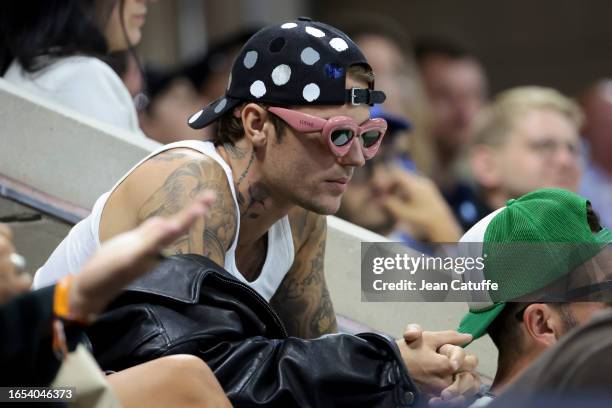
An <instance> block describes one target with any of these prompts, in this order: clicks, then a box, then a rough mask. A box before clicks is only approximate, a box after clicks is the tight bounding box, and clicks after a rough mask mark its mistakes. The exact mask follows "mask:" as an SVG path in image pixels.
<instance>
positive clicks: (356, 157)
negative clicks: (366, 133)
mask: <svg viewBox="0 0 612 408" xmlns="http://www.w3.org/2000/svg"><path fill="white" fill-rule="evenodd" d="M339 162H340V164H342V165H344V166H354V167H362V166H363V165H364V164H365V157H364V156H363V150H362V149H361V140H360V139H359V138H355V139H354V140H353V143H352V144H351V148H350V149H349V151H348V152H347V153H346V154H345V155H344V156H342V157H340V158H339Z"/></svg>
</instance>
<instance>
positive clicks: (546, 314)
mask: <svg viewBox="0 0 612 408" xmlns="http://www.w3.org/2000/svg"><path fill="white" fill-rule="evenodd" d="M523 325H524V328H525V330H526V332H527V336H528V337H529V338H530V339H531V342H533V343H535V344H537V345H539V346H540V347H542V348H549V347H551V346H553V345H554V344H556V343H557V339H558V338H559V337H560V336H561V335H562V333H563V322H562V321H561V319H560V317H559V314H558V313H556V312H555V311H554V310H553V309H552V308H551V307H550V306H549V305H547V304H545V303H534V304H531V305H529V306H527V308H526V309H525V312H524V313H523Z"/></svg>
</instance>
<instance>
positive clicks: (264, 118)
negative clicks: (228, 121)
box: [240, 103, 274, 148]
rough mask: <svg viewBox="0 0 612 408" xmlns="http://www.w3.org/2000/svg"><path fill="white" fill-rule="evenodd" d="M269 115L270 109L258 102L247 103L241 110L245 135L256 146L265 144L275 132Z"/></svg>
mask: <svg viewBox="0 0 612 408" xmlns="http://www.w3.org/2000/svg"><path fill="white" fill-rule="evenodd" d="M268 115H269V113H268V111H267V110H266V109H265V108H263V107H262V106H260V105H258V104H256V103H247V104H246V105H244V107H243V108H242V110H241V111H240V117H241V119H242V127H243V128H244V136H245V137H246V138H247V139H248V140H250V142H251V143H252V144H253V147H255V148H257V147H263V146H265V145H266V143H267V142H268V139H269V138H270V137H271V136H272V132H274V126H273V125H272V123H271V122H270V121H269V120H268Z"/></svg>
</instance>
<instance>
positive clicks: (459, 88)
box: [414, 37, 487, 228]
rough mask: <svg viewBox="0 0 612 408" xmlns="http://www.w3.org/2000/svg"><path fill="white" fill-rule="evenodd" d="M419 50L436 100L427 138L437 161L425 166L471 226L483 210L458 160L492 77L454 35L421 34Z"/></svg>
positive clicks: (429, 89) (425, 78) (429, 90)
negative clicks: (475, 201) (476, 200)
mask: <svg viewBox="0 0 612 408" xmlns="http://www.w3.org/2000/svg"><path fill="white" fill-rule="evenodd" d="M414 53H415V57H416V61H417V64H418V67H419V69H420V73H421V77H422V78H423V82H424V85H425V90H426V92H427V95H428V97H429V101H430V104H431V128H430V131H429V134H428V135H427V140H426V142H427V143H428V144H429V151H430V152H431V155H432V162H433V163H432V164H431V165H430V166H429V168H427V169H423V170H424V171H425V172H426V174H427V175H429V176H430V177H432V178H433V180H434V181H435V182H436V183H437V184H438V187H439V188H440V189H441V190H442V192H443V194H444V196H445V197H446V199H447V201H448V203H449V204H450V206H451V207H452V209H453V211H454V212H455V214H456V215H457V217H458V219H459V220H460V222H461V223H462V225H463V226H464V228H469V227H470V226H471V225H473V224H474V223H475V222H476V221H477V220H478V219H479V217H478V211H477V208H476V205H475V204H474V200H475V198H474V193H473V191H472V189H471V188H470V186H469V185H468V184H467V183H466V181H465V180H462V179H461V177H460V176H458V175H459V174H461V171H460V169H459V168H458V165H459V164H460V160H459V159H460V158H461V153H463V151H464V150H465V149H466V148H467V147H468V146H469V144H470V142H471V140H472V135H473V128H474V121H475V119H476V116H477V115H478V113H479V112H480V111H481V110H482V108H483V107H484V106H485V103H486V101H487V79H486V77H485V73H484V71H483V68H482V66H481V64H480V62H479V61H478V60H477V59H476V57H475V56H474V55H473V54H471V53H470V52H469V51H468V50H466V49H465V48H463V47H462V46H461V45H460V44H457V43H455V42H454V41H452V40H450V39H447V38H442V37H429V38H420V39H417V40H416V41H415V44H414Z"/></svg>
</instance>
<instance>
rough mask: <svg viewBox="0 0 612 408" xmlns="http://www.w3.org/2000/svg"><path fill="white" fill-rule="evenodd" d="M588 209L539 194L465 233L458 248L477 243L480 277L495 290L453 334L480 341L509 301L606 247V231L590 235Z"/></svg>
mask: <svg viewBox="0 0 612 408" xmlns="http://www.w3.org/2000/svg"><path fill="white" fill-rule="evenodd" d="M587 204H588V201H587V199H585V198H583V197H581V196H579V195H577V194H575V193H572V192H570V191H566V190H561V189H550V188H549V189H540V190H536V191H533V192H531V193H529V194H526V195H524V196H522V197H520V198H518V199H516V200H514V199H513V200H509V201H508V202H507V203H506V206H505V207H502V208H500V209H498V210H496V211H494V212H493V213H491V214H489V215H488V216H486V217H485V218H483V219H482V220H480V221H479V222H478V223H477V224H476V225H474V226H473V227H472V228H471V229H470V230H469V231H467V232H466V233H465V234H464V235H463V237H461V240H460V241H459V242H460V243H470V242H478V243H482V245H481V246H480V247H479V248H481V249H479V250H482V253H483V255H484V254H486V255H484V256H485V258H484V270H483V273H484V276H485V278H487V279H491V280H492V281H494V282H497V283H498V284H499V289H498V290H497V291H496V292H489V296H490V302H479V303H469V304H468V305H469V312H468V313H467V314H466V315H465V316H464V317H463V319H462V320H461V322H460V324H459V328H458V329H457V330H458V331H459V332H461V333H469V334H471V335H472V336H473V339H474V340H475V339H477V338H479V337H481V336H482V335H483V334H485V333H486V331H487V328H488V327H489V325H490V324H491V323H492V322H493V321H494V320H495V319H496V318H497V316H498V315H499V314H500V313H501V311H502V310H503V309H504V306H505V305H506V301H508V299H520V298H521V297H522V296H525V295H528V294H530V293H534V292H537V291H538V290H541V289H543V288H546V287H547V285H549V284H551V283H552V282H554V281H555V280H557V279H559V278H561V277H564V276H565V275H568V274H569V273H570V272H572V271H574V270H575V269H576V268H578V267H579V266H581V265H582V264H584V263H585V262H586V261H588V260H590V259H591V258H593V257H594V256H595V255H596V254H597V253H598V252H599V251H601V249H603V248H604V247H605V246H606V245H608V244H610V243H611V242H612V233H611V232H610V231H609V230H607V229H605V228H604V229H602V230H600V231H599V232H597V233H593V232H592V231H591V228H590V226H589V223H588V220H587ZM583 244H586V245H583ZM568 248H571V250H568Z"/></svg>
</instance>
